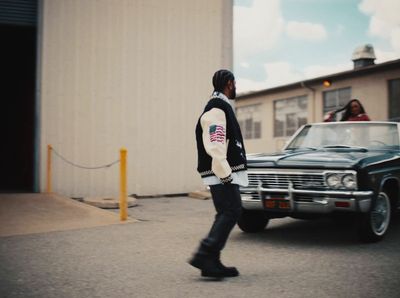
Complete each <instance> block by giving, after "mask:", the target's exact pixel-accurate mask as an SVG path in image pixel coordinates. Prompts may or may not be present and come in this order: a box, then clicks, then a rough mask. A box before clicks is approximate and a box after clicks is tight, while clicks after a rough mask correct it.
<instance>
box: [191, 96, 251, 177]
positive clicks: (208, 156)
mask: <svg viewBox="0 0 400 298" xmlns="http://www.w3.org/2000/svg"><path fill="white" fill-rule="evenodd" d="M224 98H225V99H226V100H224ZM227 101H228V100H227V98H226V97H225V96H224V95H223V94H220V95H218V96H216V97H212V98H211V99H210V101H209V102H208V103H207V105H206V107H205V108H204V111H203V113H202V115H201V116H200V118H199V120H198V122H197V126H196V141H197V152H198V164H197V171H198V172H199V174H200V175H201V177H202V178H203V180H204V178H206V177H210V176H216V177H218V178H219V179H220V180H221V182H222V183H225V182H230V181H231V180H232V177H231V174H232V173H238V172H240V171H246V170H247V164H246V151H245V148H244V144H243V137H242V133H241V131H240V127H239V123H238V122H237V119H236V116H235V113H234V111H233V109H232V107H231V105H230V104H229V102H227ZM246 180H247V175H246ZM246 183H247V182H246Z"/></svg>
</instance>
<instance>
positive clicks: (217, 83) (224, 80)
mask: <svg viewBox="0 0 400 298" xmlns="http://www.w3.org/2000/svg"><path fill="white" fill-rule="evenodd" d="M233 80H235V76H234V75H233V73H232V72H230V71H229V70H227V69H220V70H218V71H217V72H215V73H214V76H213V78H212V83H213V86H214V91H218V92H223V91H224V88H225V86H226V84H228V81H233Z"/></svg>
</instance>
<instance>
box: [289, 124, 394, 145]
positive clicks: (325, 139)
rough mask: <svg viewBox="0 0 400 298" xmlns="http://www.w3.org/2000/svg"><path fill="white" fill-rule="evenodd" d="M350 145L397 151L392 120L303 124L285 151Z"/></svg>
mask: <svg viewBox="0 0 400 298" xmlns="http://www.w3.org/2000/svg"><path fill="white" fill-rule="evenodd" d="M320 148H352V149H360V150H399V149H400V144H399V132H398V129H397V125H396V124H395V123H371V122H345V123H343V122H338V123H337V122H334V123H324V124H311V125H305V126H304V127H303V128H302V129H301V131H300V132H299V133H298V134H297V135H296V137H295V138H294V139H293V140H292V141H291V142H290V143H289V144H288V145H287V146H286V148H284V149H286V150H296V149H305V150H306V149H307V150H314V149H320Z"/></svg>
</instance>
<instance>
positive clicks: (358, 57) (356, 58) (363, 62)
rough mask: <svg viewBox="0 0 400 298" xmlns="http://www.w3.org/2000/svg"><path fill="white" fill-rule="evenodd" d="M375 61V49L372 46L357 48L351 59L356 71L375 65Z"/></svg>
mask: <svg viewBox="0 0 400 298" xmlns="http://www.w3.org/2000/svg"><path fill="white" fill-rule="evenodd" d="M375 59H376V57H375V53H374V47H373V46H372V45H370V44H366V45H363V46H360V47H357V48H356V49H355V50H354V52H353V56H352V57H351V60H353V62H354V69H356V68H360V67H364V66H368V65H374V64H375V63H374V60H375Z"/></svg>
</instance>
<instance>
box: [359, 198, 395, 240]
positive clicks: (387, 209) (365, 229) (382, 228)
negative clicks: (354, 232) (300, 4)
mask: <svg viewBox="0 0 400 298" xmlns="http://www.w3.org/2000/svg"><path fill="white" fill-rule="evenodd" d="M390 215H391V205H390V199H389V197H388V195H387V194H386V193H385V192H384V191H381V192H380V193H379V194H378V197H377V198H376V200H375V202H374V203H373V205H372V208H371V210H370V211H369V212H368V213H365V214H362V215H361V218H360V222H359V223H360V226H359V236H360V240H361V241H363V242H377V241H380V240H382V238H383V237H384V236H385V234H386V232H387V230H388V228H389V225H390Z"/></svg>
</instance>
